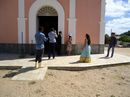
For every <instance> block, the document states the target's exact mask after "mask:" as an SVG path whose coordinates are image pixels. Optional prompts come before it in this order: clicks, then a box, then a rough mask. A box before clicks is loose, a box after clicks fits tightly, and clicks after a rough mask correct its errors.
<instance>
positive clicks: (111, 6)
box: [105, 0, 130, 35]
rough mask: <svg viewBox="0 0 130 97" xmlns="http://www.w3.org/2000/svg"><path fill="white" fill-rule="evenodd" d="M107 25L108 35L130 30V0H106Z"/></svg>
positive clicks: (106, 31)
mask: <svg viewBox="0 0 130 97" xmlns="http://www.w3.org/2000/svg"><path fill="white" fill-rule="evenodd" d="M105 26H106V27H105V33H106V34H108V35H110V33H111V31H112V32H116V34H121V33H123V32H127V31H128V30H130V0H106V9H105Z"/></svg>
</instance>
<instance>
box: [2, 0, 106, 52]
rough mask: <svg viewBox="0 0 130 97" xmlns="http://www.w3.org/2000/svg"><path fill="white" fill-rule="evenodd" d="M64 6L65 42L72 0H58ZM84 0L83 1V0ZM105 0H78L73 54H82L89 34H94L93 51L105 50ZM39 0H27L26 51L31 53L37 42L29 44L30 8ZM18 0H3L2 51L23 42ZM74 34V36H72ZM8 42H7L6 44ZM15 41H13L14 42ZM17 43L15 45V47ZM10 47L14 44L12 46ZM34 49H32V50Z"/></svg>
mask: <svg viewBox="0 0 130 97" xmlns="http://www.w3.org/2000/svg"><path fill="white" fill-rule="evenodd" d="M57 1H58V2H59V3H60V4H61V6H62V7H63V9H64V12H65V20H64V26H65V29H64V43H65V44H66V42H67V40H68V35H69V32H68V23H69V21H68V20H69V11H70V0H57ZM81 1H82V2H81ZM101 1H102V0H76V44H74V45H73V54H79V53H80V52H81V51H82V50H81V48H82V44H83V43H84V39H85V34H86V33H88V34H90V37H91V41H92V52H93V53H103V50H104V49H103V48H104V46H103V45H100V19H101ZM34 2H35V0H25V18H26V21H25V28H26V29H25V36H26V37H25V43H26V44H25V49H26V50H25V51H26V52H27V53H30V52H31V50H34V45H33V46H31V44H29V10H30V7H31V6H32V4H33V3H34ZM17 18H18V0H11V2H9V1H8V0H1V2H0V21H1V22H0V47H1V48H3V49H1V48H0V52H3V51H4V52H8V51H9V52H19V50H20V48H21V44H17V43H18V20H17ZM72 37H73V36H72ZM3 43H5V44H3ZM10 43H11V44H10ZM14 46H15V47H14ZM9 48H12V50H10V49H9ZM65 49H66V45H63V52H64V53H65ZM29 51H30V52H29Z"/></svg>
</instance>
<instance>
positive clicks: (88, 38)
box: [86, 34, 91, 45]
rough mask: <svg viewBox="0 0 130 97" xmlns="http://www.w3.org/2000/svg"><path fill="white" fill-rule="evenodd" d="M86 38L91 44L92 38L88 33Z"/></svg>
mask: <svg viewBox="0 0 130 97" xmlns="http://www.w3.org/2000/svg"><path fill="white" fill-rule="evenodd" d="M86 39H87V40H88V41H87V44H88V45H90V44H91V39H90V36H89V35H88V34H86Z"/></svg>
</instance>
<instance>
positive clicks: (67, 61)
mask: <svg viewBox="0 0 130 97" xmlns="http://www.w3.org/2000/svg"><path fill="white" fill-rule="evenodd" d="M105 55H106V54H93V55H91V58H92V62H91V63H79V62H78V60H79V57H80V56H79V55H76V56H61V57H56V58H55V59H50V60H48V58H47V57H44V58H43V61H42V66H45V65H46V67H45V68H40V69H37V70H36V69H34V68H33V67H34V63H35V62H34V59H35V58H24V59H17V58H14V59H6V60H1V61H0V68H1V67H2V66H3V67H8V66H21V67H22V68H21V69H20V71H19V73H18V74H17V75H16V76H14V77H13V78H12V80H43V79H44V76H45V74H46V71H47V69H52V68H53V69H56V68H66V69H67V68H68V69H69V70H70V69H72V68H83V69H84V68H91V67H102V66H112V65H119V64H130V56H125V55H120V54H115V55H114V57H113V58H106V57H105Z"/></svg>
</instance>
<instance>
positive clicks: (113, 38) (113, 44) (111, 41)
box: [106, 33, 117, 58]
mask: <svg viewBox="0 0 130 97" xmlns="http://www.w3.org/2000/svg"><path fill="white" fill-rule="evenodd" d="M116 44H117V39H116V37H115V33H111V37H110V43H109V46H108V51H107V56H106V57H109V51H110V49H111V48H112V53H111V58H112V57H113V55H114V48H115V46H116Z"/></svg>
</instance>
